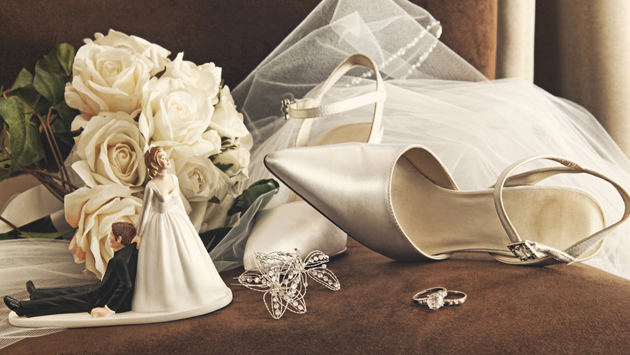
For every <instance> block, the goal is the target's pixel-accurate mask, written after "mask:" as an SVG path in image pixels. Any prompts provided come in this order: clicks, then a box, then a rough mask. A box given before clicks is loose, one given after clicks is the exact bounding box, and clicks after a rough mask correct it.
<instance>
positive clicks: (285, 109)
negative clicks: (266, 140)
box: [280, 99, 295, 120]
mask: <svg viewBox="0 0 630 355" xmlns="http://www.w3.org/2000/svg"><path fill="white" fill-rule="evenodd" d="M294 103H295V100H289V99H284V100H282V107H281V108H280V112H282V117H283V118H284V119H285V120H288V119H289V118H291V116H289V106H291V104H294Z"/></svg>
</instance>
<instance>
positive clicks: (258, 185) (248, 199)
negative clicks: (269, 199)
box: [227, 179, 280, 216]
mask: <svg viewBox="0 0 630 355" xmlns="http://www.w3.org/2000/svg"><path fill="white" fill-rule="evenodd" d="M278 187H280V185H279V184H278V182H277V181H276V180H274V179H263V180H258V181H256V182H255V183H254V184H252V186H250V187H248V188H247V189H246V190H245V191H243V193H242V194H241V195H240V196H238V197H237V198H235V199H234V203H233V204H232V207H230V209H229V210H228V212H227V215H228V216H232V215H234V214H236V213H241V215H242V214H243V213H245V212H246V211H247V210H248V209H249V207H250V206H251V205H252V204H253V203H254V201H256V199H257V198H258V197H259V196H261V195H264V194H265V193H267V192H269V191H273V190H275V189H277V188H278Z"/></svg>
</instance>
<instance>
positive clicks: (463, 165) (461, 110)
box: [0, 0, 630, 348]
mask: <svg viewBox="0 0 630 355" xmlns="http://www.w3.org/2000/svg"><path fill="white" fill-rule="evenodd" d="M440 33H441V27H440V25H439V22H438V21H436V19H434V18H433V17H432V16H431V15H430V14H429V13H427V12H426V11H425V10H423V9H421V8H420V7H418V6H416V5H413V4H411V3H408V2H406V1H403V0H371V1H370V6H365V2H364V1H362V0H325V1H323V2H321V3H320V4H319V5H318V7H317V8H316V9H315V10H314V11H313V12H312V13H311V14H310V15H309V16H308V17H307V18H306V19H305V20H304V21H303V22H302V24H300V25H299V26H298V27H297V28H296V29H295V30H294V31H293V32H292V33H291V34H290V35H289V36H288V37H287V38H286V39H285V40H284V41H283V42H282V43H281V44H280V45H279V46H278V47H277V48H276V49H275V50H274V51H273V52H272V54H270V55H269V56H268V57H267V58H266V59H265V60H264V61H263V62H262V63H261V64H260V65H259V66H258V67H257V68H256V70H254V71H253V72H252V73H251V74H250V75H249V76H248V77H247V78H246V80H245V81H243V82H242V83H241V84H240V85H238V86H237V87H236V88H235V89H234V90H233V91H232V95H233V96H234V99H235V102H236V104H237V105H238V107H239V109H240V110H241V112H243V114H244V117H245V122H246V124H247V126H248V128H249V129H250V131H251V132H252V135H253V137H254V140H255V146H254V149H253V151H252V160H251V165H250V169H249V170H250V180H249V181H250V182H254V181H257V180H258V179H261V178H269V177H271V176H270V174H269V173H268V172H267V171H266V169H265V168H264V165H263V163H262V159H263V157H264V155H265V154H267V153H269V152H272V151H275V150H278V149H282V148H286V147H291V146H293V140H294V139H295V134H296V131H297V127H298V126H299V123H300V122H298V120H288V121H284V120H282V119H281V118H280V117H279V116H280V102H281V100H282V99H285V98H293V97H295V98H302V97H304V96H305V95H308V94H309V93H310V92H312V91H313V89H314V88H315V87H316V86H317V85H319V84H320V83H321V82H322V81H324V80H325V79H326V77H327V76H328V75H329V74H330V73H331V71H332V70H333V69H334V68H335V67H336V66H337V65H338V64H339V63H340V62H341V61H342V60H343V59H345V58H346V57H347V56H349V55H351V54H354V53H364V54H367V55H369V56H370V57H372V58H373V59H374V60H375V61H376V63H377V65H378V66H379V69H380V71H381V74H382V76H383V78H384V79H385V81H386V90H387V93H388V99H387V102H386V104H385V112H384V119H383V125H384V128H385V131H384V136H383V142H384V143H388V142H405V143H420V144H423V145H425V146H427V147H428V148H430V149H431V150H433V151H434V152H435V153H436V154H437V155H438V156H439V158H440V159H441V160H442V161H443V162H444V164H445V165H446V167H447V168H448V169H449V171H450V172H451V173H452V174H453V176H454V178H455V180H456V181H457V183H458V185H459V186H460V188H461V189H462V190H476V189H482V188H487V187H489V186H490V185H492V184H493V183H494V182H495V179H496V177H497V176H498V174H499V173H500V172H501V171H502V170H503V169H504V168H505V167H506V166H507V165H509V164H510V163H512V162H513V161H515V160H517V159H519V158H522V157H527V156H532V155H539V154H553V155H561V156H565V157H567V158H570V159H573V160H576V161H578V162H580V163H582V164H584V165H586V166H589V167H591V168H593V169H595V170H599V171H601V172H603V173H605V174H608V175H609V176H611V177H612V178H614V179H616V180H618V181H619V182H620V183H621V184H623V185H624V186H630V184H629V183H630V163H629V162H628V159H627V158H626V157H625V156H624V155H623V153H622V152H621V151H620V150H619V148H618V147H617V146H616V145H615V143H614V142H613V141H612V139H611V138H610V136H609V135H608V134H607V133H606V132H605V130H604V129H603V128H602V127H601V126H600V125H599V123H598V122H597V121H596V120H595V119H594V118H593V117H592V116H591V115H590V114H589V113H588V112H586V111H585V110H584V109H582V108H581V107H579V106H577V105H575V104H572V103H570V102H568V101H565V100H562V99H558V98H555V97H553V96H551V95H549V94H548V93H546V92H544V91H543V90H541V89H539V88H537V87H536V86H534V85H532V84H528V83H525V82H521V81H518V80H502V81H494V82H488V81H486V80H485V78H484V77H483V75H481V74H480V73H479V72H478V71H477V70H475V69H474V68H473V67H472V66H471V65H469V64H468V63H467V62H466V61H464V60H463V59H462V58H460V57H459V56H458V55H457V54H455V53H454V52H453V51H451V50H450V49H448V48H447V47H446V46H445V45H444V44H442V43H441V42H440V41H439V35H440ZM373 88H374V83H373V81H372V80H371V79H370V76H369V74H368V70H367V69H354V70H353V71H351V72H350V73H349V74H348V76H347V77H346V78H344V80H341V81H340V83H339V84H338V85H337V86H336V87H335V88H333V89H332V90H330V91H329V93H328V95H327V97H326V98H325V99H324V103H325V102H333V101H334V102H336V101H340V100H343V99H345V98H350V97H353V96H356V95H359V94H361V93H365V92H368V91H370V90H373ZM371 109H372V107H370V106H367V107H364V108H361V109H357V110H354V111H351V112H348V113H344V114H338V115H334V116H330V117H323V118H320V119H317V120H315V122H314V124H313V128H312V135H311V142H313V141H315V140H317V139H318V138H319V137H321V136H322V135H323V134H324V133H326V132H327V131H329V130H330V129H331V128H334V127H336V126H338V125H345V124H348V123H354V122H362V121H369V120H370V118H371V117H372V112H371ZM536 166H539V165H534V164H532V167H536ZM545 183H553V184H559V183H566V184H570V185H572V186H578V187H581V188H584V189H586V190H587V191H589V192H590V193H592V194H593V195H594V196H596V197H597V198H598V199H599V200H600V203H601V204H602V206H603V208H604V210H605V211H606V213H607V215H608V217H609V219H608V220H609V224H610V223H611V222H614V221H615V220H616V219H617V218H619V216H620V215H621V212H622V211H623V205H622V202H621V199H620V198H619V197H617V196H616V194H615V192H614V190H613V189H612V188H610V187H608V186H607V185H606V184H604V183H601V182H600V181H597V180H596V179H594V178H589V177H581V176H571V177H554V178H553V179H550V180H549V181H548V182H545ZM272 197H273V198H272ZM287 198H288V191H287V189H286V188H285V187H281V189H280V191H279V192H278V193H277V194H276V195H273V194H272V193H269V194H267V195H266V196H265V197H264V199H261V200H259V201H257V202H256V203H255V204H254V205H253V206H252V207H251V208H250V210H248V211H247V213H245V215H244V216H243V217H242V218H241V222H240V224H239V225H238V226H236V227H235V228H234V229H233V230H232V231H231V232H230V233H229V234H228V235H227V236H226V238H225V239H224V240H223V241H222V242H221V243H220V244H219V245H218V246H217V247H216V248H215V250H214V251H213V252H212V253H211V257H212V259H213V260H214V261H215V264H216V265H217V269H218V270H219V271H220V270H227V269H230V268H234V267H236V266H239V265H241V264H242V253H243V249H244V244H245V242H246V238H247V235H248V233H249V230H251V223H252V218H253V216H254V214H255V212H256V211H257V210H258V209H259V208H262V207H263V206H264V202H266V200H270V201H269V203H268V207H274V206H277V205H279V204H282V203H285V202H286V200H287ZM508 213H509V211H508ZM626 234H628V226H622V227H621V228H619V229H618V230H617V231H616V232H615V233H614V234H613V235H612V236H610V237H609V238H608V240H607V241H606V243H605V246H604V250H603V251H602V252H600V253H599V254H598V256H597V257H596V258H594V259H592V260H591V261H589V263H590V264H591V265H594V266H596V267H599V268H601V269H604V270H607V271H609V272H612V273H615V274H618V275H621V276H623V277H626V278H630V257H629V256H628V253H627V250H628V244H629V243H630V241H629V240H628V238H625V235H626ZM278 237H281V236H278ZM31 243H33V242H25V241H24V242H23V241H20V242H5V243H0V255H16V258H19V257H20V256H24V255H28V252H29V250H31V248H32V247H31ZM14 244H15V245H14ZM36 244H37V245H40V244H39V243H37V242H36ZM7 245H12V247H11V248H8V247H7ZM43 245H44V246H42V247H41V248H42V249H41V254H42V258H40V259H38V260H37V263H38V266H37V267H31V266H30V264H29V260H30V259H29V260H26V261H25V263H23V264H21V265H22V266H18V267H16V268H13V267H9V266H8V265H6V264H5V265H4V266H2V270H0V272H2V277H0V287H1V289H2V290H6V291H5V292H6V293H7V294H12V295H15V296H17V297H24V296H25V290H23V288H24V282H25V281H26V280H27V279H29V278H41V279H46V280H48V282H49V285H48V286H66V285H67V286H70V285H69V284H67V283H68V282H71V281H69V280H72V279H69V277H72V278H79V279H81V278H82V275H81V272H80V270H81V269H82V268H81V266H78V265H74V264H73V263H72V257H71V256H70V255H69V253H68V254H66V256H65V257H64V256H63V255H64V253H65V251H64V250H63V249H64V245H63V243H52V244H50V245H55V247H54V248H51V249H50V251H46V248H48V247H47V245H48V244H43ZM65 247H67V244H66V246H65ZM6 253H11V254H6ZM48 255H50V256H51V257H52V256H53V255H54V256H58V257H60V258H62V259H64V260H66V261H64V262H61V264H59V263H58V262H56V261H50V262H49V258H48ZM60 265H61V269H63V270H64V271H63V272H49V271H48V270H49V269H51V270H54V268H55V267H57V266H60ZM83 281H86V280H85V279H83ZM19 290H23V291H19ZM20 292H22V293H20ZM3 307H4V306H3ZM2 309H3V310H4V313H3V314H6V311H7V310H6V308H2ZM15 331H16V329H15V328H13V327H11V326H10V325H8V324H7V323H6V319H5V321H4V322H3V323H2V324H0V348H1V347H2V346H6V345H8V344H10V343H11V342H13V341H17V340H15V339H18V340H19V339H20V338H21V337H23V336H35V335H41V333H38V332H40V331H39V330H37V331H32V332H29V331H28V330H27V331H26V333H22V334H26V335H19V336H18V337H14V336H13V332H15ZM20 331H22V330H21V329H20ZM3 344H4V345H3Z"/></svg>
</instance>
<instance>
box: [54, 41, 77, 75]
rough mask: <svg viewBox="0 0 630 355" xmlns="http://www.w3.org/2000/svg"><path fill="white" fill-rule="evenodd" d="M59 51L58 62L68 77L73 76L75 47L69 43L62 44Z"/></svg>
mask: <svg viewBox="0 0 630 355" xmlns="http://www.w3.org/2000/svg"><path fill="white" fill-rule="evenodd" d="M58 47H59V50H58V51H57V60H59V63H60V64H61V66H62V67H63V70H64V72H65V74H66V75H67V76H70V75H72V64H73V63H74V47H73V46H71V45H69V44H68V43H62V44H60V45H59V46H58Z"/></svg>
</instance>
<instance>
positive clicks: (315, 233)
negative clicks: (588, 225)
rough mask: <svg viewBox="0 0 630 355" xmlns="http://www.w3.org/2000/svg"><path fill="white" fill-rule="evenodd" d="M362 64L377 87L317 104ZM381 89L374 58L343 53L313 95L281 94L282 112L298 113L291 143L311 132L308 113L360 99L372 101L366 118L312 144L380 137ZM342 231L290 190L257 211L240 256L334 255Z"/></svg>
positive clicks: (342, 241) (248, 260) (342, 244)
mask: <svg viewBox="0 0 630 355" xmlns="http://www.w3.org/2000/svg"><path fill="white" fill-rule="evenodd" d="M358 66H364V67H367V68H369V69H371V70H372V71H373V72H374V77H375V83H376V91H374V92H371V93H368V94H364V95H360V96H357V97H353V98H351V99H348V100H344V101H341V102H336V103H333V104H329V105H325V106H318V105H319V104H320V102H321V100H322V98H323V97H324V94H325V93H326V92H327V91H328V90H329V89H330V88H331V87H332V86H333V85H334V84H335V83H336V82H337V81H338V80H339V79H341V78H342V77H343V75H344V74H345V73H347V72H348V71H349V70H350V69H352V68H355V67H358ZM385 97H386V93H385V89H384V84H383V79H382V78H381V75H380V73H379V72H378V69H377V68H376V64H375V63H374V61H373V60H372V59H370V58H369V57H368V56H366V55H364V54H354V55H351V56H349V57H348V58H346V60H344V61H343V62H342V63H341V64H340V65H339V66H338V67H337V68H336V69H335V70H334V71H333V72H332V74H331V75H330V77H328V79H327V80H326V81H325V82H324V83H323V84H322V86H321V88H320V89H319V90H318V91H317V93H316V94H315V95H314V96H313V97H312V98H305V99H301V100H294V101H289V100H284V101H283V102H282V112H283V114H284V118H285V119H289V118H297V119H302V120H303V121H302V124H301V125H300V128H299V130H298V133H297V136H296V139H295V146H296V147H306V146H307V145H308V139H309V135H310V129H311V124H312V119H313V118H316V117H322V116H327V115H332V114H335V113H340V112H345V111H349V110H352V109H355V108H359V107H362V106H365V105H369V104H373V105H374V116H373V117H372V121H371V122H366V123H357V124H351V125H346V126H341V127H337V128H335V129H332V130H331V131H329V132H328V133H326V134H325V135H324V136H323V137H322V138H321V139H319V141H318V142H317V143H316V144H315V145H316V146H321V145H328V144H335V143H342V142H367V143H379V142H380V140H381V138H382V135H383V131H382V126H381V118H382V115H383V102H385ZM346 242H347V234H346V233H345V232H343V231H342V230H340V229H339V228H337V227H336V226H335V225H333V224H332V223H330V222H329V221H328V220H327V219H326V218H324V217H322V216H321V215H320V214H319V213H318V212H317V211H315V210H314V209H313V208H312V207H310V206H309V205H308V204H307V203H305V202H304V201H302V200H301V199H300V198H299V197H297V196H295V195H294V194H292V195H291V196H290V197H289V200H288V202H287V203H286V204H284V205H281V206H279V207H276V208H272V209H268V210H263V211H260V212H258V214H257V215H256V219H255V221H254V227H253V229H252V231H251V233H250V235H249V238H248V240H247V244H246V245H245V251H244V256H243V264H244V267H245V269H246V270H253V269H255V268H256V266H255V264H254V253H255V252H262V253H270V252H274V251H284V252H294V250H295V248H297V249H298V250H299V251H300V254H301V255H300V256H301V257H302V258H304V257H305V256H306V255H307V254H308V253H309V252H311V251H313V250H320V251H322V252H323V253H325V254H327V255H331V256H332V255H336V254H339V253H342V252H344V251H345V250H346Z"/></svg>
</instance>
